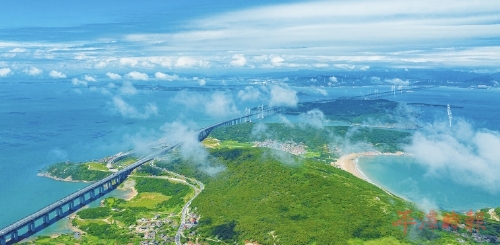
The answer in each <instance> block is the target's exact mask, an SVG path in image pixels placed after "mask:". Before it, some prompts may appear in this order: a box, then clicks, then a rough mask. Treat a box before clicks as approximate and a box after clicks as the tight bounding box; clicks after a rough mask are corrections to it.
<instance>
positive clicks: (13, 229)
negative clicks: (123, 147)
mask: <svg viewBox="0 0 500 245" xmlns="http://www.w3.org/2000/svg"><path fill="white" fill-rule="evenodd" d="M283 110H284V108H283V107H274V108H268V109H264V107H263V106H260V107H258V108H257V109H256V110H253V111H254V112H252V111H251V110H250V111H249V113H246V115H245V116H242V117H238V118H234V119H231V120H227V121H223V122H219V123H216V124H213V125H210V126H208V127H205V128H202V129H200V130H199V131H197V132H196V133H197V135H198V136H197V137H198V141H200V142H201V141H202V140H204V139H205V138H206V137H208V135H209V134H210V132H212V130H214V129H216V128H218V127H224V126H231V125H236V124H240V123H244V122H247V121H251V118H252V116H257V117H258V118H264V117H267V116H270V115H273V114H276V113H279V112H282V111H283ZM180 145H182V142H179V143H175V144H173V145H171V146H168V147H165V148H162V149H160V150H158V151H156V152H154V153H152V154H150V155H148V156H145V157H143V158H141V159H139V160H138V161H136V162H135V163H133V164H131V165H129V166H127V167H125V168H123V169H121V170H119V171H117V172H115V173H113V174H111V175H109V176H107V177H105V178H104V179H102V180H100V181H97V182H95V183H93V184H91V185H89V186H87V187H85V188H83V189H81V190H78V191H76V192H75V193H73V194H71V195H68V196H66V197H64V198H62V199H60V200H59V201H56V202H54V203H52V204H50V205H48V206H46V207H44V208H42V209H40V210H38V211H37V212H35V213H33V214H31V215H28V216H26V217H25V218H23V219H21V220H19V221H17V222H15V223H13V224H11V225H9V226H7V227H5V228H3V229H2V230H0V245H8V244H14V243H16V242H19V241H21V240H23V239H25V238H27V237H30V236H32V235H33V234H35V233H37V232H39V231H41V230H43V229H44V228H46V227H48V226H49V225H51V224H53V223H55V222H57V221H59V220H61V219H63V218H64V217H66V216H68V215H70V214H71V213H74V212H75V211H77V210H78V209H80V208H82V207H84V206H86V205H87V204H89V203H91V202H93V201H95V200H97V199H98V198H100V197H102V196H104V195H106V194H107V193H109V192H111V191H112V190H114V189H116V187H118V186H119V185H120V184H121V183H122V182H123V181H124V180H125V179H127V177H128V176H129V175H130V173H131V172H132V171H133V170H134V169H136V168H137V167H139V166H141V165H143V164H144V163H147V162H149V161H151V160H153V159H154V158H155V157H157V156H159V155H162V154H165V153H166V152H168V151H170V150H172V149H174V148H176V147H178V146H180Z"/></svg>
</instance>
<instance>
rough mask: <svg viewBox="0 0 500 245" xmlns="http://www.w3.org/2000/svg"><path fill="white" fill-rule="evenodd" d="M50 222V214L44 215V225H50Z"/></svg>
mask: <svg viewBox="0 0 500 245" xmlns="http://www.w3.org/2000/svg"><path fill="white" fill-rule="evenodd" d="M49 221H50V220H49V214H46V215H44V216H43V223H44V224H48V223H49Z"/></svg>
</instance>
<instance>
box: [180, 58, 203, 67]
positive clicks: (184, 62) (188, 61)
mask: <svg viewBox="0 0 500 245" xmlns="http://www.w3.org/2000/svg"><path fill="white" fill-rule="evenodd" d="M207 65H208V63H207V62H203V61H202V60H200V59H196V58H193V57H187V56H182V57H180V58H178V59H177V62H175V66H176V67H181V68H191V67H203V66H207Z"/></svg>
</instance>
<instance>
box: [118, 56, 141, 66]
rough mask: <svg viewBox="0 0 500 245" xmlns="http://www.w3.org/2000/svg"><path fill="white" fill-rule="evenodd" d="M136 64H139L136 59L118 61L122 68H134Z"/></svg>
mask: <svg viewBox="0 0 500 245" xmlns="http://www.w3.org/2000/svg"><path fill="white" fill-rule="evenodd" d="M137 63H139V61H137V60H136V59H134V58H121V59H120V65H122V66H131V67H133V66H136V65H137Z"/></svg>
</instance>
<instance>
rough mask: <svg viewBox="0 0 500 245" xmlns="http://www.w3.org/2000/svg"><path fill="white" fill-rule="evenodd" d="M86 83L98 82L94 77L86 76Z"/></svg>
mask: <svg viewBox="0 0 500 245" xmlns="http://www.w3.org/2000/svg"><path fill="white" fill-rule="evenodd" d="M85 81H87V82H97V80H95V78H94V77H93V76H90V75H85Z"/></svg>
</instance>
